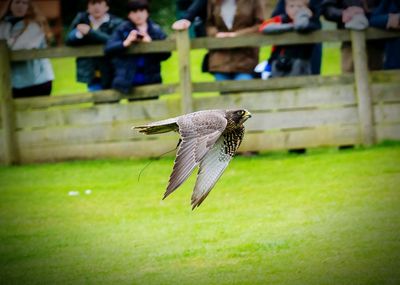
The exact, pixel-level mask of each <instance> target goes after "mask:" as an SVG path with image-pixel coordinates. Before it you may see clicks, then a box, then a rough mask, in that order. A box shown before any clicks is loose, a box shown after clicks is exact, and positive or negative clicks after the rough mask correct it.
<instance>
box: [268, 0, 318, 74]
mask: <svg viewBox="0 0 400 285" xmlns="http://www.w3.org/2000/svg"><path fill="white" fill-rule="evenodd" d="M309 6H310V7H312V10H314V11H315V14H316V15H320V14H321V1H320V0H310V3H309ZM284 13H285V0H279V1H278V3H277V4H276V6H275V9H274V10H273V11H272V14H271V17H275V16H279V15H282V14H284ZM313 21H315V23H316V24H317V25H318V29H320V28H321V26H322V25H321V21H320V18H319V16H317V17H314V18H313ZM321 64H322V43H317V44H315V45H314V47H313V50H312V54H311V73H312V74H314V75H319V74H320V73H321Z"/></svg>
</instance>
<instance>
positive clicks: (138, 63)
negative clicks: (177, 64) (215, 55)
mask: <svg viewBox="0 0 400 285" xmlns="http://www.w3.org/2000/svg"><path fill="white" fill-rule="evenodd" d="M127 8H128V19H127V20H126V21H125V22H123V23H122V24H121V25H120V26H119V27H118V29H117V30H116V31H115V32H114V33H113V35H112V36H111V38H110V39H109V40H108V41H107V44H106V46H105V52H106V54H108V55H110V56H113V65H114V67H115V75H114V78H113V81H112V88H114V89H116V90H119V91H121V92H123V93H129V92H130V90H131V88H132V87H135V86H140V85H147V84H153V83H161V82H162V79H161V61H163V60H166V59H168V58H169V57H170V55H171V53H170V52H161V53H151V54H137V55H135V54H127V53H126V51H127V50H128V48H129V47H130V46H132V45H135V44H137V43H140V42H144V43H149V42H151V41H154V40H164V39H166V38H167V35H166V34H165V33H164V31H163V30H162V29H161V27H160V26H159V25H157V24H156V23H155V22H153V21H152V20H151V19H150V18H149V4H148V2H147V0H133V1H129V2H128V5H127Z"/></svg>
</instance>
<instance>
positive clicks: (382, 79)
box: [369, 70, 400, 84]
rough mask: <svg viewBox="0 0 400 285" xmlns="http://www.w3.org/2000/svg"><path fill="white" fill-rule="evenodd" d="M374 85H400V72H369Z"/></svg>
mask: <svg viewBox="0 0 400 285" xmlns="http://www.w3.org/2000/svg"><path fill="white" fill-rule="evenodd" d="M369 74H370V77H371V81H372V82H373V83H397V84H400V72H399V70H374V71H370V72H369Z"/></svg>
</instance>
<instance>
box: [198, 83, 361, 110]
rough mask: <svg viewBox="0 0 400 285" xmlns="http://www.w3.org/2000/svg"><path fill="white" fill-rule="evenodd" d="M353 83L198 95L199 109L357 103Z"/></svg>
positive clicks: (263, 108)
mask: <svg viewBox="0 0 400 285" xmlns="http://www.w3.org/2000/svg"><path fill="white" fill-rule="evenodd" d="M355 103H356V101H355V95H354V88H353V85H342V86H341V87H340V88H337V87H336V86H330V87H316V88H313V87H311V88H301V89H290V90H277V91H265V92H261V91H260V92H244V93H239V94H232V95H220V96H215V97H207V98H201V99H195V109H196V110H205V109H214V108H221V109H235V108H246V109H249V110H250V111H251V112H253V111H275V110H287V109H301V108H312V107H315V108H317V107H318V108H321V107H324V108H327V107H332V106H340V105H354V104H355Z"/></svg>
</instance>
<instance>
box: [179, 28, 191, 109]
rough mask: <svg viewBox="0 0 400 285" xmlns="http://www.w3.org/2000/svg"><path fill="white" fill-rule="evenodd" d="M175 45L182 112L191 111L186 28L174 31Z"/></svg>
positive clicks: (188, 46)
mask: <svg viewBox="0 0 400 285" xmlns="http://www.w3.org/2000/svg"><path fill="white" fill-rule="evenodd" d="M176 47H177V52H178V64H179V67H178V68H179V83H180V93H181V110H182V113H184V114H185V113H191V112H192V111H193V98H192V77H191V74H190V39H189V32H188V31H187V30H182V31H177V32H176Z"/></svg>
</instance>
